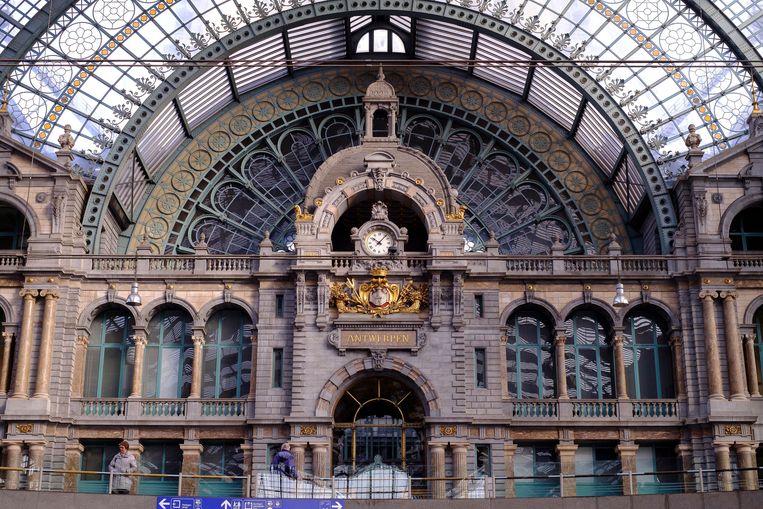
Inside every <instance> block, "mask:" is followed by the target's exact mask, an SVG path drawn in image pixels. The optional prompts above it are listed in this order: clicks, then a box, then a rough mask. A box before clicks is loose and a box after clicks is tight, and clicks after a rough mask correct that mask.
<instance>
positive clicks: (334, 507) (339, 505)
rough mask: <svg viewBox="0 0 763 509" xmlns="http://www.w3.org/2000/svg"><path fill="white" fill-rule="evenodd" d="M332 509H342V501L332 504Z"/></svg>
mask: <svg viewBox="0 0 763 509" xmlns="http://www.w3.org/2000/svg"><path fill="white" fill-rule="evenodd" d="M331 509H342V503H341V502H334V503H333V504H331Z"/></svg>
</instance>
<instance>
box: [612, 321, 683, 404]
mask: <svg viewBox="0 0 763 509" xmlns="http://www.w3.org/2000/svg"><path fill="white" fill-rule="evenodd" d="M624 335H625V343H624V344H623V359H624V363H625V376H626V381H627V385H628V396H629V397H631V398H635V399H656V398H673V397H675V395H676V394H675V386H674V383H673V356H672V353H671V351H670V343H669V339H668V336H667V328H666V326H665V325H664V324H663V323H661V320H658V319H657V318H656V317H655V316H653V314H651V313H648V312H643V311H641V310H637V311H635V312H633V313H631V314H629V315H628V317H627V318H626V319H625V331H624Z"/></svg>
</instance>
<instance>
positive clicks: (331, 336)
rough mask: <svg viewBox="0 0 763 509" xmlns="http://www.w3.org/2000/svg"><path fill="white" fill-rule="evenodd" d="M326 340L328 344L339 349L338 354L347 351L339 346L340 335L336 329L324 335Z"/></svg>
mask: <svg viewBox="0 0 763 509" xmlns="http://www.w3.org/2000/svg"><path fill="white" fill-rule="evenodd" d="M326 340H327V341H328V342H329V345H331V346H333V347H334V348H336V349H337V350H339V355H344V354H345V353H347V350H345V349H344V348H340V343H341V341H340V335H339V331H338V330H337V329H334V330H332V331H331V332H329V333H328V336H326Z"/></svg>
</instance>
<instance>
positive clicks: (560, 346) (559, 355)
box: [554, 334, 570, 399]
mask: <svg viewBox="0 0 763 509" xmlns="http://www.w3.org/2000/svg"><path fill="white" fill-rule="evenodd" d="M566 343H567V337H566V336H565V335H564V334H557V335H556V337H555V338H554V355H556V363H555V364H556V397H557V398H559V399H570V397H569V395H568V394H567V371H566V369H565V367H564V345H565V344H566Z"/></svg>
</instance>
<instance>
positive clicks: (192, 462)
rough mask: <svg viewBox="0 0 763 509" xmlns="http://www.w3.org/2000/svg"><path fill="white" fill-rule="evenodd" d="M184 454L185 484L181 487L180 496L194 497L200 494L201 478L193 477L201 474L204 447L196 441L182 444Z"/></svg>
mask: <svg viewBox="0 0 763 509" xmlns="http://www.w3.org/2000/svg"><path fill="white" fill-rule="evenodd" d="M180 450H181V451H182V452H183V466H182V469H181V472H182V473H183V482H182V483H181V486H180V494H181V495H182V496H184V497H193V496H196V495H198V493H199V478H198V477H193V476H197V475H199V473H200V472H201V452H202V451H203V450H204V447H202V446H201V444H200V443H198V442H196V441H187V442H185V443H182V444H180Z"/></svg>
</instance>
